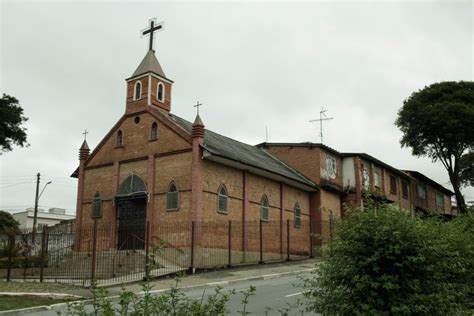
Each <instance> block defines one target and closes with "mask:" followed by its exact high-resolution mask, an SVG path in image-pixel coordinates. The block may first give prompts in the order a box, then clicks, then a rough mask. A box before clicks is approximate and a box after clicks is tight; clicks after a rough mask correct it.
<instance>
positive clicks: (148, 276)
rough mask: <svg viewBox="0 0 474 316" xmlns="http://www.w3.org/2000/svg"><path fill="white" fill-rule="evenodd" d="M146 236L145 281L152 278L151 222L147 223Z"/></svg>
mask: <svg viewBox="0 0 474 316" xmlns="http://www.w3.org/2000/svg"><path fill="white" fill-rule="evenodd" d="M145 233H146V236H145V281H146V280H148V279H149V278H150V259H149V257H150V221H147V222H146V232H145Z"/></svg>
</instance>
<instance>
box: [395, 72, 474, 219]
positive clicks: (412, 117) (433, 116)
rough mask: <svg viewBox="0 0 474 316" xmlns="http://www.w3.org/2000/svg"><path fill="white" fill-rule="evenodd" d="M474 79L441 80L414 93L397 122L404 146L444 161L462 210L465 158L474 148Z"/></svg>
mask: <svg viewBox="0 0 474 316" xmlns="http://www.w3.org/2000/svg"><path fill="white" fill-rule="evenodd" d="M473 122H474V82H472V81H460V82H452V81H450V82H440V83H434V84H432V85H430V86H428V87H425V88H424V89H421V90H419V91H416V92H414V93H412V95H411V96H409V97H408V98H407V99H406V100H405V101H404V102H403V106H402V107H401V108H400V110H399V111H398V118H397V120H396V121H395V125H397V126H398V128H400V130H401V131H402V133H403V137H402V139H401V141H400V143H401V145H402V147H410V148H411V149H412V154H413V155H415V156H427V157H430V158H431V159H432V160H433V161H441V163H442V164H443V166H444V167H445V168H446V170H447V171H448V175H449V180H450V181H451V184H452V185H453V188H454V193H455V195H456V201H457V205H458V208H459V211H460V212H461V213H465V212H466V203H465V201H464V197H463V195H462V193H461V190H460V187H461V182H462V179H461V161H460V160H461V157H462V156H463V154H465V153H466V152H467V151H469V150H473V149H474V123H473Z"/></svg>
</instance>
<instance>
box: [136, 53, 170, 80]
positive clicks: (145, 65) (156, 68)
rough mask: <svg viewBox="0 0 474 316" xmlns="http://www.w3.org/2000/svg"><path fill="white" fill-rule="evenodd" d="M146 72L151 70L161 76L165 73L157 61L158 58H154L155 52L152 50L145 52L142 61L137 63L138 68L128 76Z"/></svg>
mask: <svg viewBox="0 0 474 316" xmlns="http://www.w3.org/2000/svg"><path fill="white" fill-rule="evenodd" d="M148 72H153V73H155V74H157V75H159V76H161V77H163V78H166V76H165V73H164V71H163V69H162V68H161V65H160V63H159V62H158V59H156V56H155V52H154V51H153V50H149V51H148V53H146V55H145V57H144V58H143V60H142V62H141V63H140V65H138V68H137V69H136V70H135V72H134V73H133V75H132V76H131V77H130V78H133V77H136V76H139V75H143V74H144V73H148Z"/></svg>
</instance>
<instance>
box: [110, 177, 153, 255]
mask: <svg viewBox="0 0 474 316" xmlns="http://www.w3.org/2000/svg"><path fill="white" fill-rule="evenodd" d="M147 194H148V192H147V190H146V185H145V182H144V181H143V180H142V179H141V178H140V177H139V176H137V175H135V174H132V175H130V176H129V177H127V178H126V179H125V180H124V181H123V182H122V184H121V185H120V187H119V192H118V194H117V196H116V197H115V202H116V203H117V220H118V229H117V234H118V236H117V249H119V250H130V249H145V230H146V208H147V204H148V195H147Z"/></svg>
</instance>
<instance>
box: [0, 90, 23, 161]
mask: <svg viewBox="0 0 474 316" xmlns="http://www.w3.org/2000/svg"><path fill="white" fill-rule="evenodd" d="M27 120H28V118H26V117H25V116H24V115H23V109H22V108H21V106H20V105H19V103H18V100H17V99H16V98H15V97H12V96H9V95H7V94H5V93H4V94H3V97H2V98H1V99H0V154H1V153H2V152H7V151H11V150H12V145H14V144H15V145H19V146H21V147H23V146H25V145H26V146H28V143H27V141H26V128H25V127H23V126H22V124H23V123H25V122H26V121H27Z"/></svg>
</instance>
